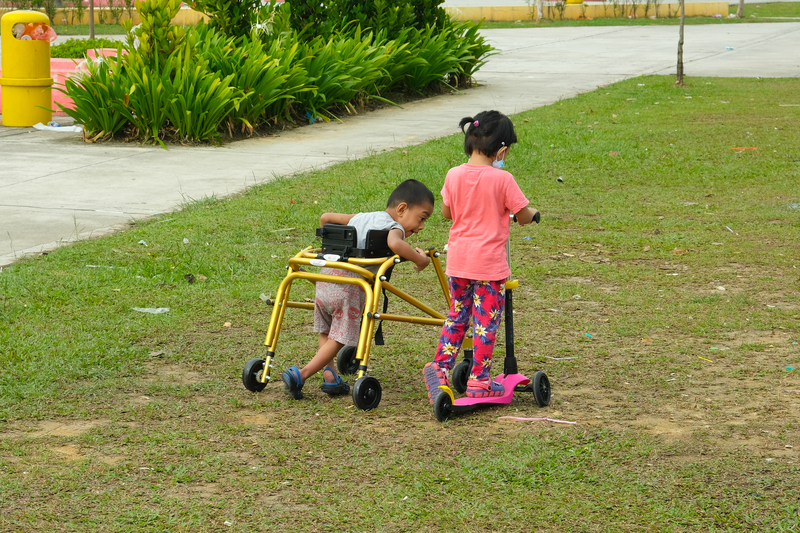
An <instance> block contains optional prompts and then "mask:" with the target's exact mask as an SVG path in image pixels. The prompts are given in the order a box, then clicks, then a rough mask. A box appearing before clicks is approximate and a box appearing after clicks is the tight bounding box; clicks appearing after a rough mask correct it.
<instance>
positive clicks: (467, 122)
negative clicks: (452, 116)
mask: <svg viewBox="0 0 800 533" xmlns="http://www.w3.org/2000/svg"><path fill="white" fill-rule="evenodd" d="M474 123H475V119H474V118H472V117H464V118H462V119H461V122H459V123H458V127H459V128H461V131H462V132H464V135H468V134H469V130H470V128H471V127H476V126H475V125H474ZM464 126H466V129H464Z"/></svg>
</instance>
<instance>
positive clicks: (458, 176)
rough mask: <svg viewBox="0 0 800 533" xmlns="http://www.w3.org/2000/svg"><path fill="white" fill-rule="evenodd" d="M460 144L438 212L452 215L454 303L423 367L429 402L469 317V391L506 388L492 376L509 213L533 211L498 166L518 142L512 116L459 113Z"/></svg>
mask: <svg viewBox="0 0 800 533" xmlns="http://www.w3.org/2000/svg"><path fill="white" fill-rule="evenodd" d="M459 126H460V127H461V131H463V132H464V134H465V139H464V152H466V154H467V155H468V156H469V161H468V162H467V163H466V164H463V165H461V166H458V167H455V168H451V169H450V171H449V172H448V173H447V177H446V178H445V182H444V188H443V189H442V201H443V205H442V216H444V218H447V219H450V220H452V221H453V225H452V227H451V228H450V238H449V241H448V250H447V270H446V273H447V275H448V277H449V284H450V294H451V298H452V301H451V305H450V312H449V314H448V316H447V320H445V323H444V326H443V327H442V335H441V338H440V340H439V347H438V350H437V352H436V358H435V359H434V361H433V362H431V363H428V364H426V365H425V368H424V369H423V371H422V373H423V375H424V376H425V386H426V387H427V389H428V397H429V398H430V401H431V405H432V404H433V401H434V399H435V398H436V396H437V395H438V394H439V393H440V392H442V391H441V389H439V386H440V385H447V386H448V387H449V386H450V380H449V374H450V370H451V369H452V368H453V364H454V363H455V360H456V356H457V355H458V351H459V349H460V348H461V343H462V341H463V340H464V334H465V332H466V328H467V324H468V322H469V319H470V317H472V324H473V328H474V336H473V342H474V365H473V367H472V372H471V373H470V376H469V379H468V381H467V397H470V398H486V397H493V396H502V395H503V394H504V392H505V389H504V387H503V385H502V384H500V383H496V382H495V381H493V380H492V379H490V377H489V372H490V371H491V368H492V350H493V349H494V341H495V337H496V333H497V327H498V326H499V325H500V317H501V316H502V315H503V307H504V304H505V299H504V293H505V290H504V289H505V280H506V278H508V276H509V275H511V270H510V268H509V266H508V261H507V260H506V243H507V241H508V231H509V223H510V218H509V215H510V214H511V213H514V214H515V215H516V218H517V221H518V222H519V223H520V225H523V226H524V225H525V224H528V223H530V222H531V221H532V220H533V217H534V215H536V213H537V211H536V210H535V209H531V208H529V207H527V205H528V199H527V198H525V195H524V194H523V193H522V191H521V190H520V188H519V186H518V185H517V182H516V181H514V176H512V175H511V174H510V173H508V172H506V171H505V170H502V168H503V167H504V166H505V159H506V157H507V156H508V152H509V149H510V147H511V145H512V144H513V143H515V142H517V135H516V134H515V133H514V125H513V124H512V123H511V120H510V119H509V118H508V117H507V116H505V115H503V114H502V113H500V112H498V111H484V112H482V113H478V114H477V115H476V116H475V117H466V118H463V119H461V122H460V124H459Z"/></svg>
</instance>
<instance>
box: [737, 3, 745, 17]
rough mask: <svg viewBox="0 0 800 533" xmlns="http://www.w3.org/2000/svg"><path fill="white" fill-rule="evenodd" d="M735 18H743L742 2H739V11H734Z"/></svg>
mask: <svg viewBox="0 0 800 533" xmlns="http://www.w3.org/2000/svg"><path fill="white" fill-rule="evenodd" d="M736 16H737V17H739V18H740V19H743V18H744V0H739V9H737V10H736Z"/></svg>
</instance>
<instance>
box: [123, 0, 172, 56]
mask: <svg viewBox="0 0 800 533" xmlns="http://www.w3.org/2000/svg"><path fill="white" fill-rule="evenodd" d="M180 8H181V2H180V0H143V1H142V2H139V3H137V4H136V10H137V11H138V12H139V15H140V16H141V19H142V23H141V24H140V25H139V26H137V27H136V29H133V22H132V21H131V20H126V21H125V22H123V24H122V26H123V27H124V28H125V31H126V32H127V34H128V49H129V50H134V49H135V50H136V52H137V55H139V54H140V55H142V56H143V57H144V59H145V60H146V61H149V60H151V59H152V60H155V63H156V65H157V64H158V59H159V57H158V56H160V57H161V58H165V57H167V56H169V55H171V54H172V53H173V52H174V51H175V50H177V49H178V48H179V46H180V45H181V44H182V43H183V41H184V39H185V37H186V30H185V29H184V28H183V27H181V26H178V25H175V24H172V19H173V18H175V15H177V14H178V11H179V10H180Z"/></svg>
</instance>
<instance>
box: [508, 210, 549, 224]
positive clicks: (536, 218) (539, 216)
mask: <svg viewBox="0 0 800 533" xmlns="http://www.w3.org/2000/svg"><path fill="white" fill-rule="evenodd" d="M511 220H513V221H514V222H517V215H515V214H514V213H511ZM541 220H542V214H541V213H540V212H539V211H536V214H535V215H533V221H534V222H536V223H537V224H538V223H539V222H540V221H541Z"/></svg>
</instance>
